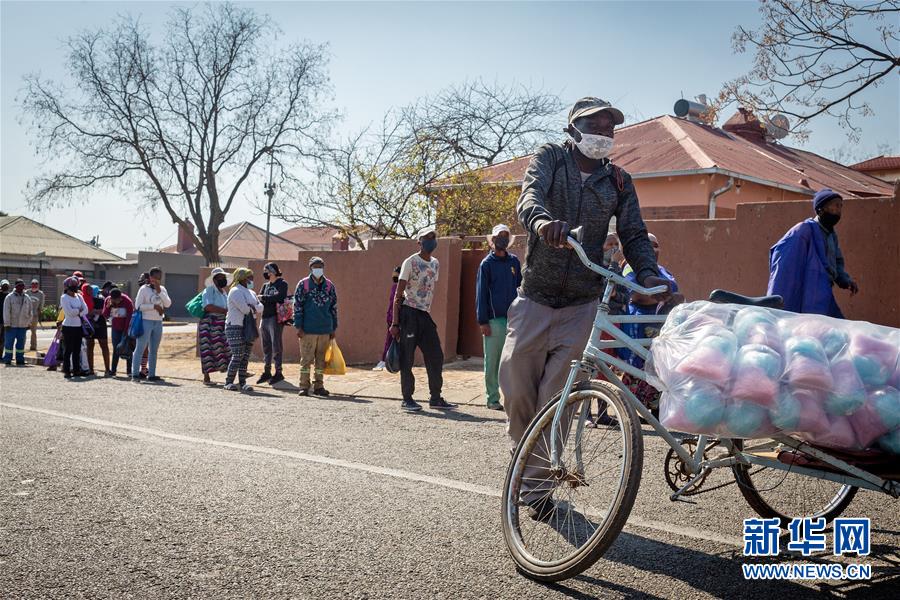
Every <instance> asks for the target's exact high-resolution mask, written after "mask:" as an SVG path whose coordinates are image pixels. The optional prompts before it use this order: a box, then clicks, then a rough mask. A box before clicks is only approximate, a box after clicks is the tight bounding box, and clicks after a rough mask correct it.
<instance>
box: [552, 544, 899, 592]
mask: <svg viewBox="0 0 900 600" xmlns="http://www.w3.org/2000/svg"><path fill="white" fill-rule="evenodd" d="M872 556H878V557H879V559H881V560H885V561H887V562H888V563H890V566H888V567H885V566H881V565H875V566H873V568H872V579H871V581H867V582H859V581H841V582H824V581H823V582H819V585H818V586H817V587H807V586H804V585H800V584H798V583H793V582H791V581H747V580H745V579H744V574H743V570H742V569H741V564H742V563H744V562H748V561H749V560H751V559H747V558H745V557H744V556H742V555H741V554H740V552H739V551H737V550H735V551H729V552H726V553H720V554H708V553H706V552H701V551H698V550H691V549H689V548H684V547H682V546H676V545H672V544H667V543H665V542H660V541H657V540H654V539H651V538H647V537H643V536H640V535H636V534H633V533H624V532H623V533H622V534H620V535H619V537H618V539H617V540H616V542H615V544H614V545H613V546H612V548H610V550H609V551H608V552H607V553H606V554H605V555H604V556H603V558H602V559H601V560H600V561H598V563H597V565H595V566H594V567H592V568H591V569H590V570H591V571H593V572H597V573H599V574H600V575H601V576H602V571H603V564H604V562H605V561H610V562H615V563H619V564H622V565H629V566H631V567H634V568H635V569H637V570H639V571H641V572H646V573H655V574H657V575H663V576H665V577H668V578H671V579H674V580H678V581H683V582H684V583H686V584H688V585H690V586H691V587H692V588H694V589H696V590H698V591H699V592H703V593H705V594H709V595H711V596H714V597H717V598H745V597H746V598H750V597H754V598H765V597H769V598H791V599H792V600H793V599H795V598H822V597H823V596H824V597H848V596H853V597H857V596H860V597H865V598H866V599H867V600H875V599H876V598H896V597H897V595H896V592H897V585H898V582H900V559H898V558H897V549H896V548H894V547H891V546H877V545H873V547H872ZM811 558H812V557H810V558H801V557H795V556H784V555H783V556H781V557H780V562H801V561H805V562H812V560H810V559H811ZM770 562H771V561H770ZM824 562H829V557H825V558H824ZM861 562H864V563H865V562H868V561H865V560H863V561H861ZM575 579H576V580H577V581H581V582H584V583H588V584H590V585H592V586H596V587H598V588H602V590H598V591H597V595H592V594H590V593H585V592H583V591H579V590H575V589H572V588H571V587H569V586H567V585H566V584H565V583H564V582H563V583H554V584H546V585H547V587H549V588H550V589H553V590H555V591H557V592H560V593H562V594H565V595H566V596H567V597H569V598H576V599H579V600H582V599H583V600H588V599H593V598H599V597H605V596H607V595H608V592H614V593H617V594H623V595H624V596H625V597H626V598H666V597H670V595H671V590H659V594H660V595H658V596H656V595H652V594H648V593H647V592H644V591H640V590H637V589H634V588H630V587H628V586H624V585H622V584H619V583H613V582H610V581H605V580H603V579H600V578H598V577H594V576H591V575H579V576H577V577H576V578H575Z"/></svg>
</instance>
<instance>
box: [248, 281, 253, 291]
mask: <svg viewBox="0 0 900 600" xmlns="http://www.w3.org/2000/svg"><path fill="white" fill-rule="evenodd" d="M247 289H248V290H252V289H253V282H252V281H248V282H247Z"/></svg>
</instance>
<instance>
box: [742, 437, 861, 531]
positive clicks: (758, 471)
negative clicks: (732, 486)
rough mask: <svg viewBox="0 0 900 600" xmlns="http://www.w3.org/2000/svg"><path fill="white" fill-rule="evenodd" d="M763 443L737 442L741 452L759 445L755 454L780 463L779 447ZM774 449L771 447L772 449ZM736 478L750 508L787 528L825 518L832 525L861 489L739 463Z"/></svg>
mask: <svg viewBox="0 0 900 600" xmlns="http://www.w3.org/2000/svg"><path fill="white" fill-rule="evenodd" d="M760 441H761V440H745V441H741V440H734V442H735V446H736V448H737V449H738V450H741V449H742V448H743V446H744V445H747V446H752V445H754V444H756V447H758V448H759V450H755V451H754V454H757V455H759V456H764V457H766V458H769V459H774V460H777V457H778V453H777V451H776V450H775V447H776V444H775V443H771V444H769V445H766V444H763V445H761V446H760V445H759V442H760ZM769 446H771V448H770V447H769ZM732 470H733V472H734V478H735V480H736V481H737V483H738V487H739V488H740V490H741V495H742V496H744V499H745V500H746V501H747V504H749V505H750V508H752V509H753V510H754V512H756V514H758V515H759V516H761V517H763V518H764V519H778V520H779V521H780V523H781V527H782V528H783V529H787V528H788V524H789V523H790V522H791V520H792V519H794V518H803V517H810V518H813V519H818V518H823V519H825V521H826V522H831V521H833V520H834V519H835V518H837V517H838V516H840V514H841V513H842V512H844V510H846V509H847V507H848V506H850V503H851V502H852V501H853V498H854V497H855V496H856V492H857V491H859V488H857V487H854V486H851V485H844V484H841V483H837V482H834V481H830V480H828V479H824V478H818V477H812V476H809V475H804V474H801V473H795V472H792V471H790V470H789V469H788V470H782V469H773V468H771V467H764V466H761V465H756V464H752V465H745V464H741V463H738V464H735V465H734V466H732Z"/></svg>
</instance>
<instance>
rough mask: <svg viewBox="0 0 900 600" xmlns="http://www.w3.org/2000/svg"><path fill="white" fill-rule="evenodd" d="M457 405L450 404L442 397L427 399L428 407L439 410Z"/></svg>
mask: <svg viewBox="0 0 900 600" xmlns="http://www.w3.org/2000/svg"><path fill="white" fill-rule="evenodd" d="M457 406H458V405H456V404H451V403H449V402H447V401H446V400H444V399H443V398H437V399H435V400H429V401H428V408H437V409H439V410H453V409H454V408H456V407H457Z"/></svg>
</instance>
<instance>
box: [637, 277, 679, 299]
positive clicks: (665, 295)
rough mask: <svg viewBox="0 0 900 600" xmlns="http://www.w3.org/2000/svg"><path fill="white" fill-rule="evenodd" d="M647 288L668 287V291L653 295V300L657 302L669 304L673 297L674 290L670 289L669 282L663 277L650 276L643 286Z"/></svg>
mask: <svg viewBox="0 0 900 600" xmlns="http://www.w3.org/2000/svg"><path fill="white" fill-rule="evenodd" d="M641 285H643V286H644V287H645V288H654V287H656V286H658V285H664V286H666V291H665V292H662V293H661V294H653V299H654V300H655V301H656V302H668V301H669V299H670V298H671V297H672V288H670V287H669V280H668V279H665V278H663V277H657V276H656V275H650V276H649V277H646V278H645V279H644V282H643V283H642V284H641Z"/></svg>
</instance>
